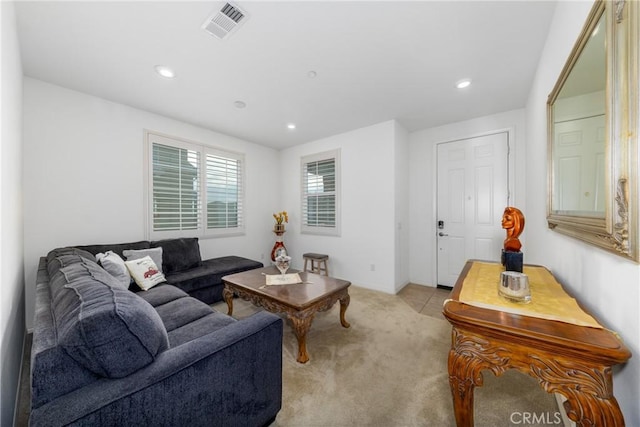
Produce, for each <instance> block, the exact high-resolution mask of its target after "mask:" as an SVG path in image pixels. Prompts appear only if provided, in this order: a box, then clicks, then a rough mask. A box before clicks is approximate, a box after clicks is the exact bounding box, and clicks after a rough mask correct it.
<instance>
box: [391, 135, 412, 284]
mask: <svg viewBox="0 0 640 427" xmlns="http://www.w3.org/2000/svg"><path fill="white" fill-rule="evenodd" d="M394 130H395V138H394V149H395V152H394V160H395V164H394V168H395V169H394V172H395V193H394V199H395V227H396V230H395V235H396V239H395V240H396V241H395V259H396V267H395V268H396V278H395V291H396V292H398V291H399V290H400V289H401V288H402V287H403V286H404V285H406V284H407V283H409V235H410V224H409V133H408V132H407V130H406V129H405V128H403V127H402V125H400V123H398V122H395V123H394Z"/></svg>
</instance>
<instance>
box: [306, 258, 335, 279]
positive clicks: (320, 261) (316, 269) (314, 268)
mask: <svg viewBox="0 0 640 427" xmlns="http://www.w3.org/2000/svg"><path fill="white" fill-rule="evenodd" d="M302 258H304V271H310V272H312V273H317V274H322V272H323V271H324V275H325V276H328V275H329V267H328V265H327V262H328V261H329V255H325V254H314V253H306V254H303V255H302ZM308 261H311V270H307V262H308Z"/></svg>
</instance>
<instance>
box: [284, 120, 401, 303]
mask: <svg viewBox="0 0 640 427" xmlns="http://www.w3.org/2000/svg"><path fill="white" fill-rule="evenodd" d="M397 126H399V125H397V123H396V122H395V121H389V122H384V123H379V124H376V125H373V126H369V127H365V128H361V129H356V130H353V131H351V132H346V133H343V134H340V135H335V136H332V137H329V138H325V139H321V140H318V141H314V142H310V143H308V144H303V145H299V146H296V147H292V148H288V149H286V150H283V151H281V152H280V153H281V158H280V165H281V172H280V181H279V182H280V183H279V185H278V187H277V188H275V187H274V190H275V191H278V192H279V194H278V196H277V197H278V198H279V199H280V202H281V206H280V207H279V208H278V209H277V210H276V211H274V212H277V211H280V210H286V211H288V212H289V224H288V225H287V233H286V234H285V235H284V243H285V246H286V247H287V251H288V252H289V254H290V255H291V256H292V257H293V261H292V263H293V266H295V267H298V268H300V267H301V266H302V254H303V253H305V252H319V253H324V254H328V255H329V270H330V273H331V275H332V276H334V277H339V278H344V279H347V280H349V281H351V282H352V283H353V284H356V285H358V286H364V287H367V288H370V289H375V290H379V291H383V292H387V293H395V290H396V288H399V287H402V286H403V285H404V283H401V284H397V283H396V271H395V270H396V262H395V260H396V257H395V253H394V248H395V244H396V240H395V239H396V234H395V228H396V224H395V223H396V213H397V208H396V202H395V200H396V197H402V196H398V195H397V194H396V190H397V188H396V184H395V180H396V178H397V176H396V173H395V171H394V170H393V169H394V167H395V166H396V164H397V162H396V161H395V160H394V159H395V156H396V155H397V152H396V141H395V139H396V132H399V133H400V134H401V133H402V132H401V131H400V130H396V129H397ZM399 145H400V146H401V145H402V143H400V144H399ZM337 148H339V149H340V150H341V172H342V188H341V190H342V197H341V203H342V217H341V221H342V235H341V236H339V237H336V236H316V235H310V234H301V233H300V221H301V218H300V209H301V207H300V194H301V193H300V192H301V182H300V181H301V179H300V158H301V157H302V156H306V155H310V154H316V153H321V152H324V151H329V150H334V149H337ZM398 151H402V150H401V149H399V150H398ZM402 163H403V162H400V164H402ZM372 265H373V268H374V270H375V271H372Z"/></svg>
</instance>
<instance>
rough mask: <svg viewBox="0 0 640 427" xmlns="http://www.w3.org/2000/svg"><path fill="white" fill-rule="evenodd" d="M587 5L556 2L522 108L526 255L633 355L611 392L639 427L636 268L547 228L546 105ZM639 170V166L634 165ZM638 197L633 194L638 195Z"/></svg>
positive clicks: (639, 290)
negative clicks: (591, 313) (524, 160)
mask: <svg viewBox="0 0 640 427" xmlns="http://www.w3.org/2000/svg"><path fill="white" fill-rule="evenodd" d="M591 5H592V3H591V2H558V5H557V7H556V12H555V15H554V19H553V23H552V25H551V28H550V32H549V37H548V40H547V45H546V46H545V49H544V51H543V53H542V57H541V61H540V63H539V66H538V70H537V73H536V77H535V80H534V83H533V86H532V89H531V92H530V94H529V100H528V103H527V108H526V119H527V137H526V138H527V141H528V143H527V145H526V158H527V165H528V167H527V177H526V191H527V207H528V209H527V210H528V216H527V228H526V230H525V232H526V233H527V252H526V253H527V255H526V259H527V260H528V262H532V263H536V264H543V265H545V266H547V267H548V268H549V269H550V270H551V271H552V272H553V273H554V274H555V275H556V276H557V277H558V279H560V281H561V282H562V283H563V284H564V285H565V286H566V287H568V288H569V290H570V291H571V293H572V294H574V295H576V296H577V297H578V298H579V299H580V301H581V302H582V303H583V304H584V305H585V306H586V307H587V308H588V309H589V310H591V311H592V312H593V313H594V314H595V315H596V317H598V318H599V319H600V320H601V321H602V322H603V323H604V326H606V327H607V328H611V329H613V330H615V331H616V332H618V333H619V334H620V336H621V337H622V338H623V340H624V341H625V344H626V345H627V347H629V349H630V350H631V352H632V353H633V357H632V358H631V359H630V361H629V362H628V363H627V364H626V365H625V366H624V367H622V368H618V369H616V370H615V371H614V393H615V396H616V398H617V399H618V402H619V403H620V406H621V408H622V412H623V414H624V417H625V421H626V424H627V425H629V426H638V425H640V405H639V403H638V402H639V400H638V396H640V315H639V312H640V280H639V279H640V266H638V265H637V264H635V263H633V262H630V261H626V260H624V259H622V258H620V257H617V256H615V255H612V254H609V253H608V252H606V251H603V250H600V249H597V248H595V247H593V246H589V245H586V244H583V243H581V242H580V241H578V240H575V239H572V238H570V237H566V236H563V235H561V234H559V233H555V232H553V231H551V230H549V229H548V228H547V222H546V206H547V191H546V179H547V175H546V174H547V167H546V165H547V145H546V144H547V135H546V129H547V127H546V101H547V96H548V95H549V93H550V92H551V90H552V89H553V86H554V85H555V82H556V80H557V78H558V76H559V75H560V72H561V70H562V67H563V66H564V63H565V61H566V59H567V58H568V57H569V53H570V52H571V49H572V47H573V44H574V43H575V41H576V39H577V37H578V34H579V33H580V30H581V29H582V25H583V24H584V22H585V21H586V18H587V15H588V14H589V11H590V9H591ZM636 167H638V165H636ZM636 196H637V195H636Z"/></svg>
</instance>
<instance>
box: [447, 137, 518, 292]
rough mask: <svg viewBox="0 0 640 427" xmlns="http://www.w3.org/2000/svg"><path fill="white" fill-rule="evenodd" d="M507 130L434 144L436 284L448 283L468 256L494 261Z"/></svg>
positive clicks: (499, 244)
mask: <svg viewBox="0 0 640 427" xmlns="http://www.w3.org/2000/svg"><path fill="white" fill-rule="evenodd" d="M508 136H509V135H508V133H507V132H501V133H496V134H492V135H485V136H479V137H475V138H469V139H464V140H460V141H453V142H447V143H442V144H438V147H437V169H438V171H437V174H438V175H437V179H438V183H437V192H438V194H437V209H436V210H437V221H438V224H437V227H436V232H437V245H438V250H437V257H438V263H437V265H438V284H439V285H443V286H453V285H454V284H455V282H456V280H457V278H458V276H459V274H460V271H461V270H462V267H463V266H464V264H465V262H466V261H467V260H468V259H482V260H488V261H499V260H500V255H501V251H502V245H503V241H504V237H505V231H504V230H503V229H502V225H501V221H502V213H503V212H504V208H505V207H506V206H507V192H508V180H507V174H508V166H507V165H508V162H509V139H508Z"/></svg>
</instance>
